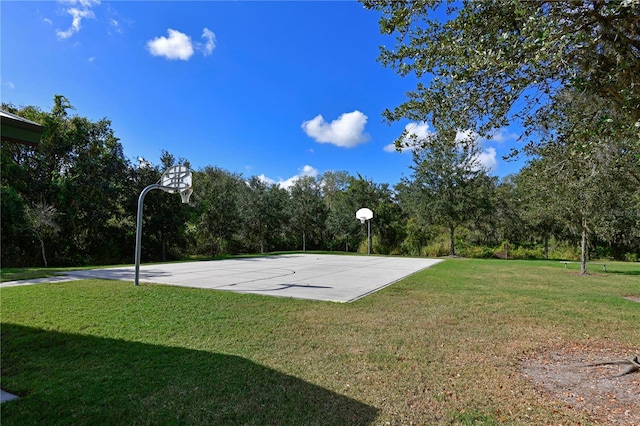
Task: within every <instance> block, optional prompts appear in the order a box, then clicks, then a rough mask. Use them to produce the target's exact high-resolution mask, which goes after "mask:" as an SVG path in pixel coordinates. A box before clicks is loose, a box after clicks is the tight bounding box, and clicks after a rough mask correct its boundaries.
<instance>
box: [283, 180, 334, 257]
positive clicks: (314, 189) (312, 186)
mask: <svg viewBox="0 0 640 426" xmlns="http://www.w3.org/2000/svg"><path fill="white" fill-rule="evenodd" d="M290 209H291V210H290V217H291V222H290V226H291V228H292V229H293V231H294V232H295V233H296V234H297V235H300V236H302V251H306V250H307V241H308V240H309V239H311V240H312V241H313V240H315V241H316V245H317V242H319V241H320V240H321V238H320V236H321V235H322V232H323V231H324V226H325V221H326V217H327V208H326V206H325V205H324V203H323V201H322V190H321V185H320V184H319V182H317V181H316V179H315V178H314V177H312V176H303V177H301V178H299V179H298V180H296V181H295V183H294V184H293V186H292V187H291V201H290Z"/></svg>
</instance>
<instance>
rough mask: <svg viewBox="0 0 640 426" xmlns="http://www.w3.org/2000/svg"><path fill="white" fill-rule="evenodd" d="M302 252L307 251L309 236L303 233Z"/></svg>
mask: <svg viewBox="0 0 640 426" xmlns="http://www.w3.org/2000/svg"><path fill="white" fill-rule="evenodd" d="M302 251H307V234H306V233H305V232H304V231H302Z"/></svg>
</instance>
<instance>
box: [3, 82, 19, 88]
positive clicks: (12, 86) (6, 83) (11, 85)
mask: <svg viewBox="0 0 640 426" xmlns="http://www.w3.org/2000/svg"><path fill="white" fill-rule="evenodd" d="M2 85H3V86H5V87H7V88H9V89H11V90H13V89H15V88H16V85H15V84H13V81H5V82H3V83H2Z"/></svg>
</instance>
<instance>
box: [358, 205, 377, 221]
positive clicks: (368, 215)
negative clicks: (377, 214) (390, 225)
mask: <svg viewBox="0 0 640 426" xmlns="http://www.w3.org/2000/svg"><path fill="white" fill-rule="evenodd" d="M356 219H360V220H361V221H365V220H369V219H373V212H372V211H371V210H370V209H368V208H366V207H363V208H361V209H360V210H358V211H357V212H356Z"/></svg>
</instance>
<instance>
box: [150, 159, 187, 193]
mask: <svg viewBox="0 0 640 426" xmlns="http://www.w3.org/2000/svg"><path fill="white" fill-rule="evenodd" d="M158 183H159V184H160V189H162V190H163V191H165V192H168V193H170V194H173V193H176V192H180V193H181V194H182V192H183V191H186V190H187V189H189V188H191V185H192V177H191V170H189V169H188V168H187V166H183V165H178V166H173V167H170V168H168V169H167V170H166V171H165V172H164V173H163V174H162V177H161V178H160V181H159V182H158Z"/></svg>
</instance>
